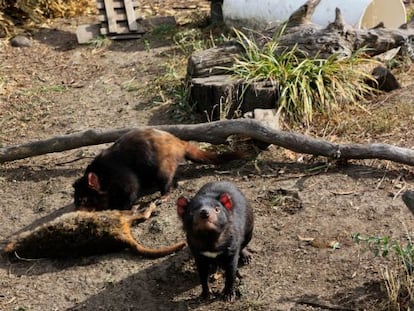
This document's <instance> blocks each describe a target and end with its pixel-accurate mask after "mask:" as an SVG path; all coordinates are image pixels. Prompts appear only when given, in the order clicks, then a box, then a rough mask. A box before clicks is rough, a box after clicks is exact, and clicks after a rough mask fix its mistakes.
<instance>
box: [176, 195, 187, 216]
mask: <svg viewBox="0 0 414 311" xmlns="http://www.w3.org/2000/svg"><path fill="white" fill-rule="evenodd" d="M187 205H188V199H187V198H186V197H184V196H181V197H179V198H178V199H177V214H178V216H180V217H183V215H184V211H185V208H186V207H187Z"/></svg>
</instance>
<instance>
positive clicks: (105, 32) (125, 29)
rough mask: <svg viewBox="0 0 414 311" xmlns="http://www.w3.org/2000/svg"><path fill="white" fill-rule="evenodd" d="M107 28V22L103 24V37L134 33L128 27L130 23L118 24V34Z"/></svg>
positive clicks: (122, 22)
mask: <svg viewBox="0 0 414 311" xmlns="http://www.w3.org/2000/svg"><path fill="white" fill-rule="evenodd" d="M106 26H107V24H106V23H105V22H104V23H102V27H101V34H103V35H108V34H127V33H132V32H130V31H129V27H128V22H127V21H120V22H118V23H117V31H116V32H113V31H111V30H110V29H108V27H106ZM103 28H104V29H103ZM137 33H138V32H137ZM140 33H142V32H140Z"/></svg>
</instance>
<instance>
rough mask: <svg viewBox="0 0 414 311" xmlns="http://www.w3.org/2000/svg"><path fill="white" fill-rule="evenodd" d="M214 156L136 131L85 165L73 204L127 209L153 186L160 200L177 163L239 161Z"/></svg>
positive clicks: (161, 134)
mask: <svg viewBox="0 0 414 311" xmlns="http://www.w3.org/2000/svg"><path fill="white" fill-rule="evenodd" d="M243 156H244V155H242V154H241V153H240V152H236V151H234V152H233V151H229V152H226V153H215V152H212V151H207V150H200V149H199V148H198V146H197V145H196V144H192V143H190V142H187V141H183V140H181V139H179V138H178V137H176V136H174V135H172V134H170V133H168V132H165V131H160V130H156V129H149V128H147V129H136V130H132V131H130V132H128V133H126V134H124V135H123V136H121V137H120V138H119V139H118V140H117V141H116V142H115V143H114V144H113V145H112V146H111V147H109V148H108V149H106V150H104V151H102V152H101V153H100V154H99V155H98V156H96V157H95V159H94V160H93V161H92V162H91V163H90V164H89V165H88V167H87V168H86V170H85V173H84V175H83V176H82V177H81V178H79V179H78V180H77V181H76V182H75V183H74V184H73V187H74V190H75V193H74V201H75V202H74V203H75V206H76V207H77V208H80V209H87V210H102V209H130V208H131V207H132V205H133V204H134V202H135V201H136V200H137V199H138V198H139V196H140V192H141V191H142V190H143V189H149V188H150V187H151V186H154V185H155V186H156V187H158V189H159V190H160V192H161V195H162V196H163V198H165V197H166V195H167V194H168V192H169V191H170V188H171V186H172V185H173V183H174V176H175V173H176V170H177V167H178V164H179V162H180V161H182V160H184V159H188V160H191V161H193V162H197V163H205V164H209V163H211V164H219V163H223V162H227V161H230V160H235V159H240V158H241V157H243Z"/></svg>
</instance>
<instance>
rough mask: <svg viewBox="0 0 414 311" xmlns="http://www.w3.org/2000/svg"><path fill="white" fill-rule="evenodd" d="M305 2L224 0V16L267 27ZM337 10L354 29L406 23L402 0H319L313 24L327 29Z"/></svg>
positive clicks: (283, 18)
mask: <svg viewBox="0 0 414 311" xmlns="http://www.w3.org/2000/svg"><path fill="white" fill-rule="evenodd" d="M306 1H307V0H224V1H223V17H224V21H225V22H226V23H230V24H231V22H232V21H238V20H240V21H245V22H247V23H248V24H252V25H262V26H263V25H266V24H271V23H280V22H283V21H286V20H287V19H288V18H289V16H290V15H291V14H292V13H293V12H294V11H296V10H297V9H298V8H299V7H300V6H301V5H303V4H304V3H306ZM336 8H340V9H341V12H342V16H343V18H344V21H345V23H347V24H348V25H351V26H353V27H355V28H371V27H374V26H376V25H378V24H379V23H380V22H383V23H384V25H385V27H389V28H398V27H399V26H400V25H402V24H403V23H405V22H406V11H405V6H404V4H403V2H402V0H321V2H320V3H319V4H318V6H317V7H316V9H315V12H314V14H313V16H312V22H314V23H316V24H319V25H322V26H326V25H327V24H329V23H330V22H332V21H333V20H334V19H335V9H336Z"/></svg>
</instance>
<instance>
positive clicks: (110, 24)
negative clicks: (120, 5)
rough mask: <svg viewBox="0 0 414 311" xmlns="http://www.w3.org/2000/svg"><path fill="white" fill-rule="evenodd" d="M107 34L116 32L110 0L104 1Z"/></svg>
mask: <svg viewBox="0 0 414 311" xmlns="http://www.w3.org/2000/svg"><path fill="white" fill-rule="evenodd" d="M104 2H105V10H106V19H107V22H108V29H109V32H114V33H116V32H118V31H117V24H116V19H115V16H114V12H115V11H114V7H113V2H112V0H104Z"/></svg>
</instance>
